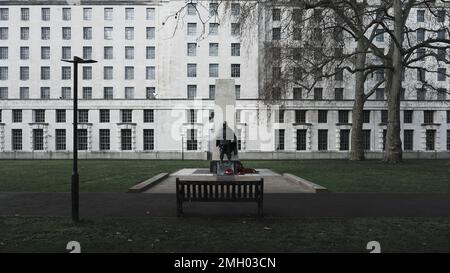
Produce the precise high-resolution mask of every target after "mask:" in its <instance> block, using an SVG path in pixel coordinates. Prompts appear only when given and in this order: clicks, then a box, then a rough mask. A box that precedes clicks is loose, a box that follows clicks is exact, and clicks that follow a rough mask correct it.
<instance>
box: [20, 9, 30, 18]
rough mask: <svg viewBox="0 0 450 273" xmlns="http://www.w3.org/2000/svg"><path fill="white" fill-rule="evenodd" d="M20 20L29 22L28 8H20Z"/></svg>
mask: <svg viewBox="0 0 450 273" xmlns="http://www.w3.org/2000/svg"><path fill="white" fill-rule="evenodd" d="M20 19H21V20H22V21H29V20H30V9H29V8H21V9H20Z"/></svg>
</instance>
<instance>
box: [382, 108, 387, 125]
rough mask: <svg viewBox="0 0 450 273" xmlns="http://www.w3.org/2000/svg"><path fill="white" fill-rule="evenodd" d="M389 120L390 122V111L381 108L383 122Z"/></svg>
mask: <svg viewBox="0 0 450 273" xmlns="http://www.w3.org/2000/svg"><path fill="white" fill-rule="evenodd" d="M387 122H388V111H387V110H381V123H387Z"/></svg>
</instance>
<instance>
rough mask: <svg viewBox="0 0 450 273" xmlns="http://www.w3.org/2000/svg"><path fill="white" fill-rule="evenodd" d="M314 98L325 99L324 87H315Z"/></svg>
mask: <svg viewBox="0 0 450 273" xmlns="http://www.w3.org/2000/svg"><path fill="white" fill-rule="evenodd" d="M314 100H323V89H322V88H314Z"/></svg>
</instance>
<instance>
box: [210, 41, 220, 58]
mask: <svg viewBox="0 0 450 273" xmlns="http://www.w3.org/2000/svg"><path fill="white" fill-rule="evenodd" d="M209 56H211V57H217V56H219V44H218V43H209Z"/></svg>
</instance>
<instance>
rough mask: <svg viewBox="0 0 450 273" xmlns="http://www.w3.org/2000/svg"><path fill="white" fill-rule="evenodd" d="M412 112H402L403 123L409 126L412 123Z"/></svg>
mask: <svg viewBox="0 0 450 273" xmlns="http://www.w3.org/2000/svg"><path fill="white" fill-rule="evenodd" d="M413 114H414V111H413V110H405V111H403V123H406V124H411V123H413Z"/></svg>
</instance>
